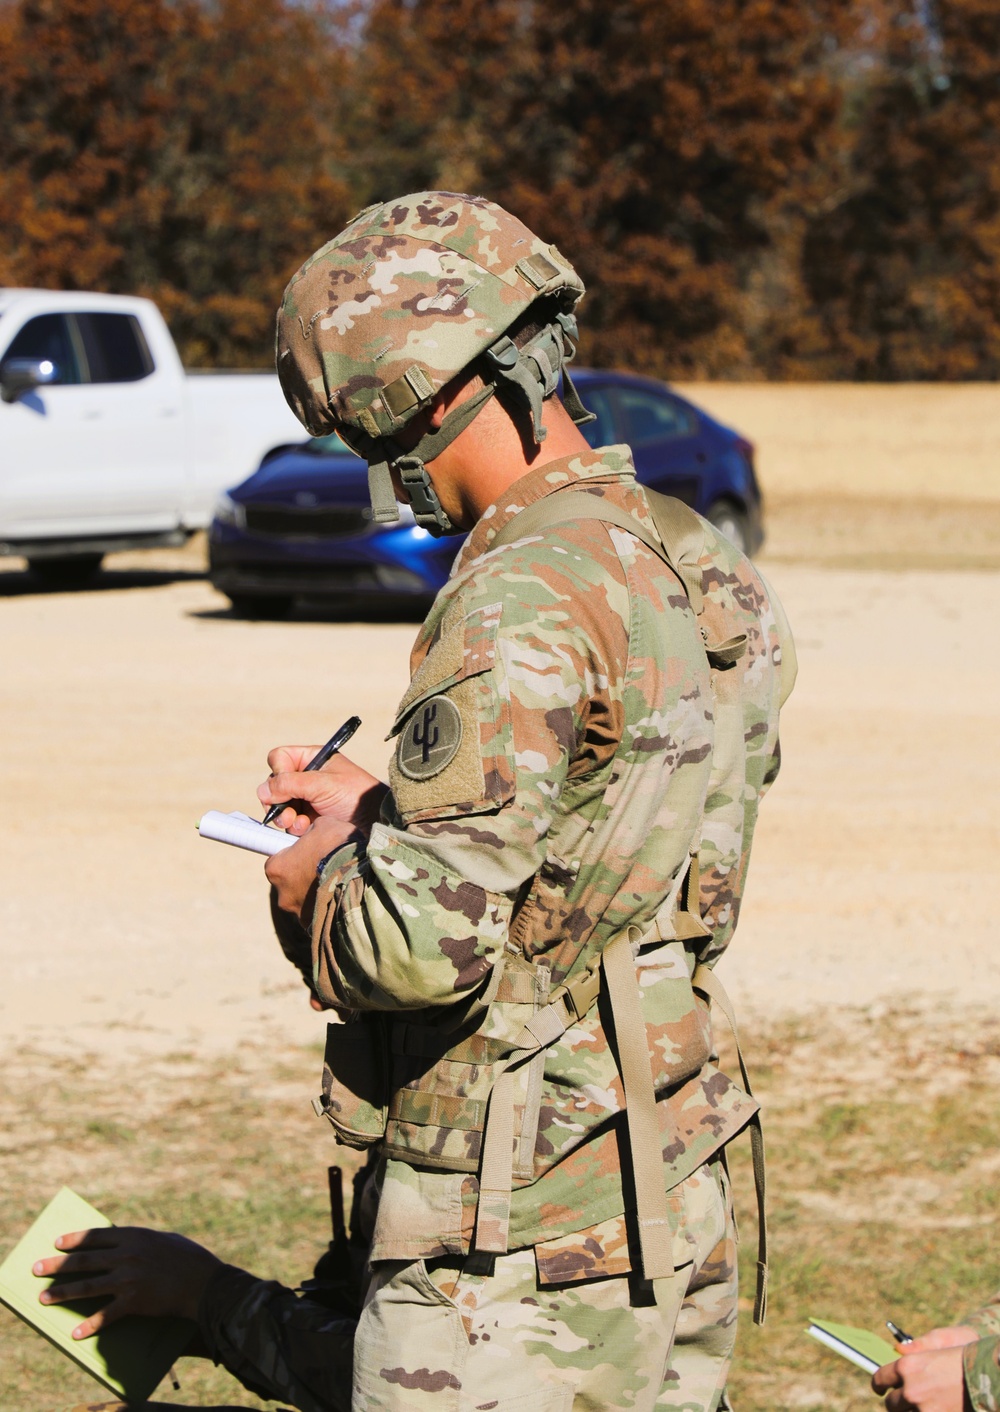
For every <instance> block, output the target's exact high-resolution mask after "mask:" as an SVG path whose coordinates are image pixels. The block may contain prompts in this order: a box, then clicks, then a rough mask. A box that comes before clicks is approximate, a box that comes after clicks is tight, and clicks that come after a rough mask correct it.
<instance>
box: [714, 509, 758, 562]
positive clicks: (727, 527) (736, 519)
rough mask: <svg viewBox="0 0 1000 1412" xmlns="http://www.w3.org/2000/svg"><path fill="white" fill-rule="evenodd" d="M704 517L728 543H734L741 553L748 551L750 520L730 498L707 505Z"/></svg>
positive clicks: (747, 552)
mask: <svg viewBox="0 0 1000 1412" xmlns="http://www.w3.org/2000/svg"><path fill="white" fill-rule="evenodd" d="M705 519H706V520H709V521H710V522H711V523H712V524H713V525H714V526H715V528H716V529H717V530H718V531H719V533H720V534H724V535H725V536H726V538H727V539H728V540H729V542H730V544H735V546H736V548H737V549H738V550H739V551H740V553H741V554H749V553H750V521H749V520H748V519H747V514H746V511H745V510H741V509H740V507H739V506H738V505H734V504H733V502H732V501H731V500H716V501H715V503H714V504H712V505H710V506H709V507H708V510H707V512H706V514H705Z"/></svg>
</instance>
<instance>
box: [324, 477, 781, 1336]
mask: <svg viewBox="0 0 1000 1412" xmlns="http://www.w3.org/2000/svg"><path fill="white" fill-rule="evenodd" d="M646 497H647V501H648V503H649V507H650V511H651V514H652V517H653V520H654V524H655V525H656V529H657V532H658V534H659V536H660V537H659V539H657V538H656V536H654V535H653V534H652V533H651V532H650V531H649V530H648V529H647V528H646V527H645V526H644V525H642V524H640V523H639V522H638V521H637V520H636V519H635V518H634V517H633V516H632V515H630V514H628V513H627V512H626V511H625V510H623V509H620V508H619V507H617V506H615V505H613V504H611V503H610V502H609V501H607V500H605V499H602V498H599V497H597V496H595V495H593V494H588V493H585V492H581V491H575V490H569V489H566V490H560V491H557V492H554V493H552V494H550V495H549V496H547V497H545V498H543V499H542V500H540V501H538V502H536V503H534V504H533V505H531V506H529V507H528V508H526V509H525V510H522V511H521V512H519V513H518V514H516V515H515V516H514V517H513V518H512V519H511V520H510V521H509V522H508V523H507V524H506V525H505V526H504V527H503V529H502V530H501V531H500V532H499V534H498V535H497V536H496V538H495V539H494V541H493V543H492V545H491V550H492V549H497V548H500V547H502V546H503V545H505V544H509V543H512V542H514V541H515V540H520V539H523V538H525V537H528V536H530V535H533V534H536V533H538V532H539V531H541V530H545V529H549V528H550V527H552V526H553V525H556V524H559V523H565V522H578V521H580V520H581V519H594V520H600V521H603V522H605V523H607V524H613V525H616V526H618V527H620V528H622V529H625V530H627V531H628V533H629V534H631V535H634V536H635V537H636V538H638V539H639V540H641V541H642V542H643V543H644V544H646V545H647V546H648V547H649V548H650V549H651V550H652V551H653V552H654V553H655V554H656V555H657V556H658V557H659V558H661V559H662V560H664V561H665V562H666V564H667V565H668V566H669V567H670V569H671V570H672V571H673V572H674V573H675V574H676V576H677V577H678V579H679V580H680V582H681V583H682V585H683V586H684V590H685V592H686V594H687V597H688V599H689V601H690V605H691V608H692V611H693V612H694V614H695V617H696V620H697V622H698V624H699V626H700V628H701V635H702V639H703V641H704V647H705V653H706V657H707V660H708V664H709V667H710V668H711V672H710V677H711V681H712V695H713V707H714V711H715V731H716V735H715V745H714V750H713V770H714V773H713V776H712V780H711V783H710V789H717V788H718V787H719V785H720V781H722V782H723V783H725V781H724V778H723V777H724V775H725V772H726V770H729V771H735V772H736V774H740V772H741V771H742V770H743V768H744V758H745V753H746V746H745V742H744V722H743V716H742V713H741V710H739V709H734V705H735V706H736V707H738V706H739V702H738V699H737V700H736V701H735V703H734V701H733V700H732V699H731V698H732V697H733V696H734V692H733V690H728V689H727V686H726V684H725V683H726V678H727V676H728V675H729V674H730V673H732V672H733V671H734V669H735V668H736V666H737V664H738V663H739V660H740V658H741V657H742V656H743V654H744V652H745V651H746V647H747V636H746V634H745V633H735V634H732V635H728V636H727V635H725V634H723V636H722V637H721V638H720V637H717V638H716V640H712V638H711V634H710V632H709V630H708V628H707V627H706V626H705V625H704V617H705V613H704V609H705V603H704V596H703V591H702V583H703V569H702V564H701V561H702V560H703V558H704V555H705V550H706V535H707V533H709V532H708V527H707V526H706V524H705V522H704V521H702V520H701V519H700V518H699V517H698V516H697V515H696V514H695V513H694V512H693V511H691V510H689V509H688V508H687V507H686V506H685V505H683V504H681V503H680V502H679V501H676V500H673V499H670V498H668V497H666V496H661V495H657V494H655V493H653V492H650V491H646ZM775 608H776V611H777V613H778V614H779V618H778V621H779V634H780V636H781V638H782V639H783V661H782V664H781V668H780V670H781V674H782V683H781V690H780V692H779V696H780V699H781V700H782V701H783V700H784V697H785V696H787V694H788V691H789V690H790V688H791V681H792V679H793V677H794V670H795V667H794V652H793V648H792V645H791V638H790V635H789V634H788V632H787V626H786V625H785V624H784V620H783V618H782V617H781V616H780V609H777V606H776V605H775ZM715 626H716V627H717V626H718V624H717V623H716V624H715ZM736 696H737V698H738V692H737V693H736ZM716 762H721V763H720V764H719V765H718V768H716V767H715V765H716ZM752 807H753V810H754V812H755V810H756V800H754V801H753V805H752ZM752 826H753V819H752V818H751V820H750V824H749V829H750V830H751V831H752ZM698 836H699V835H698V832H697V830H696V831H695V834H694V837H695V839H697V837H698ZM697 849H698V845H697V842H696V843H695V845H694V849H693V850H692V853H691V856H690V857H689V859H688V862H687V864H686V865H685V866H683V867H682V868H681V869H680V870H679V872H678V873H677V875H676V876H675V877H673V878H672V879H671V880H670V883H669V890H668V891H667V894H666V897H665V899H664V901H663V903H662V905H661V906H660V908H659V910H658V912H657V913H656V916H655V917H654V919H653V922H652V924H651V926H650V927H649V928H648V929H647V930H646V931H645V932H642V931H640V929H639V928H638V927H631V928H629V930H628V932H623V933H621V934H619V935H617V936H615V937H614V938H612V939H611V940H610V941H609V942H608V943H607V944H606V945H605V946H604V947H603V949H602V950H601V951H600V952H599V953H598V954H597V955H591V956H590V957H586V956H584V957H583V959H582V960H581V964H580V965H579V968H578V969H575V970H574V971H571V972H570V974H569V975H568V976H567V978H566V980H565V981H564V982H563V983H562V984H561V985H559V986H558V987H557V988H555V989H550V971H549V967H548V965H547V964H546V962H545V958H544V956H543V957H539V958H536V960H535V962H534V964H531V963H530V962H529V961H528V960H527V959H526V958H525V957H524V956H523V955H519V954H517V952H516V950H514V949H512V948H510V947H509V948H508V950H507V952H506V953H505V955H504V956H503V958H502V959H501V961H500V962H498V964H497V965H496V966H495V967H494V969H493V972H492V975H491V979H490V983H489V985H488V987H487V988H486V990H485V992H484V993H482V994H481V995H480V996H478V997H475V998H474V1000H473V1001H472V1002H471V1003H469V1004H467V1005H466V1007H464V1008H460V1009H459V1012H458V1014H456V1011H455V1009H454V1008H452V1009H449V1011H448V1012H446V1013H445V1014H443V1015H440V1014H431V1013H428V1014H427V1016H426V1022H425V1016H424V1015H420V1016H415V1017H412V1018H408V1019H406V1020H401V1019H397V1018H394V1017H393V1016H389V1015H380V1014H365V1015H362V1016H359V1017H358V1018H357V1019H356V1020H353V1021H349V1022H348V1023H346V1024H345V1023H339V1024H332V1025H330V1026H329V1028H328V1042H327V1053H326V1060H325V1064H324V1084H323V1095H322V1097H321V1098H320V1099H319V1100H317V1103H316V1105H315V1106H316V1109H317V1112H322V1113H324V1114H325V1116H326V1117H327V1118H329V1120H330V1122H331V1123H332V1124H333V1126H334V1128H335V1130H336V1132H337V1136H338V1140H340V1141H342V1142H345V1143H347V1144H348V1145H351V1146H355V1147H365V1146H369V1145H371V1144H372V1143H375V1142H378V1141H381V1142H382V1144H383V1149H382V1150H383V1152H384V1154H385V1155H386V1156H388V1157H392V1158H396V1159H398V1160H400V1161H403V1162H407V1163H409V1164H411V1165H413V1166H421V1167H436V1168H439V1169H444V1170H447V1171H451V1172H469V1173H477V1174H478V1177H479V1203H478V1208H477V1215H476V1227H475V1237H474V1249H475V1250H476V1251H479V1252H483V1253H487V1254H492V1253H502V1252H504V1251H506V1250H507V1248H508V1223H509V1216H510V1204H511V1192H512V1190H513V1188H514V1187H515V1186H517V1185H523V1184H527V1183H529V1182H531V1181H533V1180H535V1179H536V1178H537V1177H538V1175H539V1174H540V1172H541V1171H543V1170H545V1167H546V1165H547V1164H548V1165H552V1159H551V1158H547V1157H546V1156H545V1155H544V1154H540V1153H539V1152H537V1151H536V1141H535V1139H536V1134H537V1129H538V1121H539V1105H540V1099H541V1093H542V1085H543V1079H544V1078H545V1076H546V1074H547V1073H548V1072H549V1071H548V1070H547V1069H546V1065H547V1063H548V1064H549V1066H550V1069H551V1067H552V1066H553V1065H554V1066H555V1068H556V1070H558V1054H559V1041H560V1039H561V1038H562V1036H563V1035H564V1034H565V1033H566V1031H567V1030H569V1029H570V1028H571V1027H577V1026H584V1027H588V1026H589V1027H592V1028H594V1029H595V1031H596V1030H598V1029H599V1028H600V1025H601V1021H600V1019H599V1016H598V1000H599V997H600V996H601V995H602V992H604V993H606V996H607V1005H608V1008H609V1009H610V1013H611V1017H612V1024H613V1031H614V1036H615V1042H614V1045H613V1046H612V1045H610V1044H608V1043H607V1041H606V1040H604V1051H605V1057H606V1064H607V1068H608V1079H609V1083H610V1081H612V1080H614V1079H616V1078H618V1077H619V1076H620V1080H621V1087H622V1088H623V1090H624V1095H625V1118H626V1123H627V1128H628V1134H629V1145H630V1150H631V1155H632V1166H633V1182H634V1187H635V1191H634V1196H635V1206H636V1211H637V1217H638V1228H639V1236H640V1245H641V1255H642V1267H643V1273H644V1275H645V1277H646V1278H647V1279H650V1280H652V1281H653V1282H654V1288H657V1287H658V1286H659V1285H660V1284H661V1282H663V1281H665V1280H669V1279H670V1278H671V1277H672V1276H673V1274H674V1260H673V1251H672V1244H671V1238H670V1229H671V1227H670V1222H669V1217H668V1203H667V1197H666V1193H665V1188H664V1180H663V1134H662V1131H661V1125H660V1121H659V1115H658V1112H657V1102H658V1099H660V1098H662V1097H663V1096H664V1095H666V1094H669V1093H670V1092H672V1091H673V1090H675V1089H676V1088H677V1087H678V1086H679V1085H681V1084H683V1083H684V1081H685V1080H688V1079H690V1078H692V1077H693V1076H695V1075H697V1074H699V1073H700V1072H701V1071H702V1070H703V1069H704V1068H705V1067H706V1065H708V1064H709V1061H710V1059H711V1057H712V1053H713V1040H712V1028H711V1020H710V1015H709V1001H710V999H714V1000H715V1001H716V1002H717V1003H718V1004H719V1005H720V1008H722V1009H723V1012H724V1013H725V1014H726V1016H727V1018H728V1019H729V1020H730V1023H732V1012H731V1009H730V1007H729V1004H728V1001H727V1000H726V998H725V995H724V992H722V990H721V987H720V985H719V983H718V981H717V980H716V978H715V976H714V975H713V973H712V971H711V969H710V964H705V963H706V962H708V963H712V962H714V959H715V957H716V954H717V953H716V952H715V951H714V950H713V933H712V930H711V929H710V928H709V927H708V926H707V925H706V924H705V922H704V921H703V919H702V916H701V911H700V907H699V894H700V886H699V884H700V877H699V857H698V851H697ZM332 921H333V909H331V910H330V912H329V913H328V916H327V920H326V923H325V925H326V926H327V927H329V926H330V925H331V924H332ZM514 925H516V923H515V924H512V930H513V927H514ZM665 1021H666V1022H668V1023H670V1024H671V1025H672V1026H673V1029H672V1036H673V1038H674V1040H675V1041H676V1042H675V1043H673V1044H672V1045H671V1047H670V1052H669V1054H668V1055H664V1053H663V1052H662V1051H661V1050H659V1049H655V1048H654V1047H653V1046H652V1045H651V1044H650V1043H648V1042H647V1026H650V1027H655V1026H657V1025H659V1026H662V1025H663V1024H664V1022H665ZM602 1039H603V1036H602ZM740 1066H741V1069H742V1073H743V1080H744V1084H745V1086H746V1088H747V1091H748V1092H749V1083H748V1081H747V1075H746V1070H745V1067H744V1066H743V1060H742V1055H740ZM567 1081H570V1082H571V1078H569V1076H567ZM598 1086H599V1084H598ZM751 1141H752V1144H753V1155H754V1170H755V1180H756V1184H757V1195H758V1205H759V1208H760V1211H761V1221H760V1248H759V1251H758V1297H757V1301H756V1305H755V1314H754V1317H755V1320H756V1321H757V1322H762V1321H763V1315H764V1307H765V1300H766V1233H765V1228H764V1222H763V1195H764V1191H763V1180H764V1178H763V1144H762V1138H761V1135H760V1128H759V1123H758V1122H756V1120H754V1121H753V1123H752V1125H751ZM658 1297H659V1294H658Z"/></svg>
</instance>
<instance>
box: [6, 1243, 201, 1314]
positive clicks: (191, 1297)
mask: <svg viewBox="0 0 1000 1412" xmlns="http://www.w3.org/2000/svg"><path fill="white" fill-rule="evenodd" d="M56 1245H57V1246H58V1247H59V1249H60V1250H61V1251H65V1252H66V1253H65V1254H61V1255H52V1256H49V1258H48V1259H46V1260H38V1261H36V1262H35V1264H34V1265H33V1266H32V1273H33V1274H35V1275H40V1276H41V1275H49V1276H51V1275H73V1276H74V1278H73V1279H72V1280H70V1281H68V1282H67V1283H65V1284H61V1283H59V1282H58V1281H57V1282H56V1283H55V1284H53V1285H50V1286H49V1288H48V1289H47V1290H43V1291H42V1293H41V1294H40V1295H39V1300H40V1302H41V1303H42V1304H65V1303H74V1302H75V1301H76V1300H78V1299H89V1298H90V1297H91V1296H97V1297H104V1298H106V1299H107V1301H108V1302H107V1303H106V1304H105V1305H104V1307H103V1308H102V1309H98V1310H97V1312H96V1313H94V1314H91V1315H90V1316H89V1318H86V1319H84V1320H83V1322H82V1323H80V1324H78V1325H77V1326H76V1328H75V1329H74V1330H73V1337H74V1338H75V1339H81V1338H90V1337H91V1335H92V1334H96V1333H98V1332H99V1331H100V1330H101V1329H104V1328H107V1326H108V1325H109V1324H113V1323H116V1322H117V1320H119V1319H122V1318H124V1317H125V1315H126V1314H154V1315H155V1314H176V1315H180V1316H181V1317H183V1318H188V1319H194V1318H196V1317H197V1314H198V1304H199V1301H200V1300H201V1296H202V1294H203V1292H204V1289H205V1286H206V1285H207V1284H208V1282H209V1280H210V1279H211V1277H212V1275H213V1274H214V1273H215V1271H216V1270H217V1269H219V1267H220V1266H221V1264H222V1262H221V1260H219V1259H217V1257H216V1256H214V1255H213V1254H212V1252H211V1251H210V1250H206V1249H205V1248H204V1246H201V1245H196V1244H195V1242H194V1241H193V1240H188V1239H186V1237H184V1236H181V1235H174V1234H172V1233H170V1232H167V1231H150V1230H145V1229H144V1228H143V1227H141V1226H110V1227H108V1228H106V1229H101V1230H92V1231H75V1232H73V1233H72V1234H71V1235H64V1236H60V1237H59V1239H58V1240H57V1241H56Z"/></svg>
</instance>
